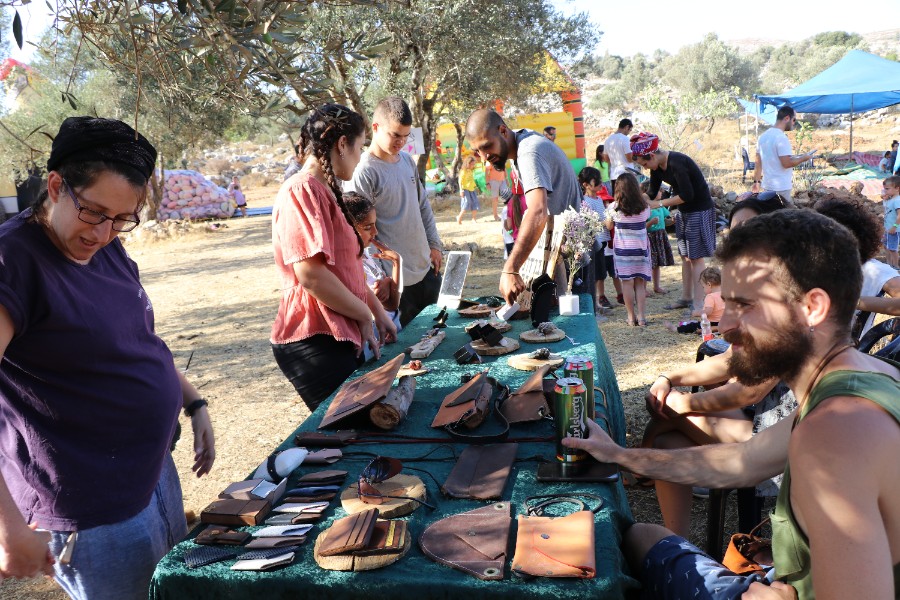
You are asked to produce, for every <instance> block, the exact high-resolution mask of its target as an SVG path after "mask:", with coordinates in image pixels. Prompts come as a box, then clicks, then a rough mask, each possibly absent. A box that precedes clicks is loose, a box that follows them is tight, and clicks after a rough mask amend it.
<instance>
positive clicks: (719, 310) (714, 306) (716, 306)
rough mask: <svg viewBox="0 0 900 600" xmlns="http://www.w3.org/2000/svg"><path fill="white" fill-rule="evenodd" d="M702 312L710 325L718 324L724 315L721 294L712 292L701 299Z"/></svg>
mask: <svg viewBox="0 0 900 600" xmlns="http://www.w3.org/2000/svg"><path fill="white" fill-rule="evenodd" d="M703 312H705V313H706V318H707V319H709V320H710V322H711V323H718V322H719V321H720V320H721V319H722V315H723V314H725V301H724V300H722V292H712V293H711V294H707V295H706V297H705V298H703Z"/></svg>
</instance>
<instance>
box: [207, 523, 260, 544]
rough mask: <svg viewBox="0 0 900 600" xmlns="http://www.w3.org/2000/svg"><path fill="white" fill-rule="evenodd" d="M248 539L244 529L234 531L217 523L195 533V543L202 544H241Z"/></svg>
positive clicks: (248, 535) (248, 536)
mask: <svg viewBox="0 0 900 600" xmlns="http://www.w3.org/2000/svg"><path fill="white" fill-rule="evenodd" d="M249 539H250V534H249V533H247V532H246V531H235V530H234V529H228V528H227V527H221V526H219V525H210V526H208V527H207V528H206V529H204V530H203V531H201V532H200V533H198V534H197V537H195V538H194V543H195V544H201V545H203V546H241V545H243V544H244V542H246V541H247V540H249Z"/></svg>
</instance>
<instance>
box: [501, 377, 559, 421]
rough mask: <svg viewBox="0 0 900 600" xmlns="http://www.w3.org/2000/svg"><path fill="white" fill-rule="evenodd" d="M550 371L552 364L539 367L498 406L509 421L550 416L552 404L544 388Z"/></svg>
mask: <svg viewBox="0 0 900 600" xmlns="http://www.w3.org/2000/svg"><path fill="white" fill-rule="evenodd" d="M549 372H550V365H544V366H542V367H539V368H538V369H537V370H535V371H534V373H532V375H531V377H529V378H528V379H527V380H526V381H525V383H523V384H522V386H521V387H520V388H519V389H517V390H516V391H515V392H513V393H512V394H510V396H509V398H507V399H506V400H505V401H504V402H503V403H502V404H499V405H498V406H497V409H498V410H499V411H500V412H501V413H502V414H503V416H504V417H506V420H507V421H509V422H510V423H525V422H528V421H540V420H541V419H546V418H548V417H550V405H549V403H548V402H547V396H546V395H545V388H544V377H545V376H546V375H547V373H549ZM548 381H551V380H548ZM554 385H555V382H554Z"/></svg>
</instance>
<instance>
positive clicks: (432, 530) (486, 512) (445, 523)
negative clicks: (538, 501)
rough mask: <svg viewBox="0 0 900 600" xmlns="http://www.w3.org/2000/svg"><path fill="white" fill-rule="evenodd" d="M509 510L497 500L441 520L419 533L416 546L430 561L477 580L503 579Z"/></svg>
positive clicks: (509, 506) (505, 503)
mask: <svg viewBox="0 0 900 600" xmlns="http://www.w3.org/2000/svg"><path fill="white" fill-rule="evenodd" d="M511 509H512V507H511V505H510V503H509V502H497V503H494V504H491V505H490V506H485V507H482V508H476V509H475V510H470V511H468V512H464V513H460V514H457V515H452V516H450V517H446V518H444V519H441V520H440V521H437V522H435V523H432V524H431V525H429V526H428V527H427V528H426V529H425V531H424V532H422V535H421V537H420V538H419V547H420V548H422V552H423V553H424V554H425V556H427V557H428V558H430V559H431V560H434V561H436V562H439V563H441V564H443V565H447V566H448V567H452V568H454V569H457V570H459V571H462V572H463V573H467V574H469V575H472V576H473V577H477V578H478V579H481V580H499V579H503V565H504V564H505V563H506V555H507V551H508V548H509V530H510V527H511V526H512V517H511V516H510V514H511Z"/></svg>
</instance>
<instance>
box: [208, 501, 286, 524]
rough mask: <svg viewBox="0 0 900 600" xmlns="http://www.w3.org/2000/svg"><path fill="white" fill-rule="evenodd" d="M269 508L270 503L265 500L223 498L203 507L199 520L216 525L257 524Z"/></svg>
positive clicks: (267, 512)
mask: <svg viewBox="0 0 900 600" xmlns="http://www.w3.org/2000/svg"><path fill="white" fill-rule="evenodd" d="M271 510H272V505H271V504H269V502H268V501H267V500H237V499H234V498H225V499H219V500H216V501H214V502H213V503H212V504H210V505H209V506H207V507H206V508H204V509H203V512H201V513H200V521H201V522H202V523H214V524H216V525H259V524H260V523H262V521H263V519H265V518H266V515H268V514H269V511H271Z"/></svg>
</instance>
